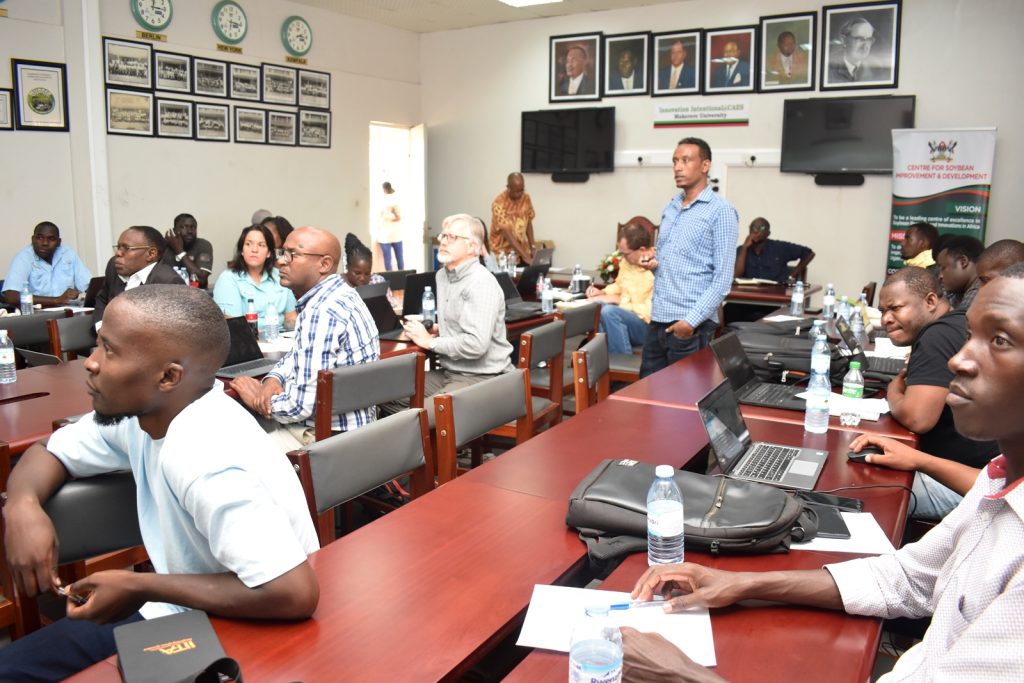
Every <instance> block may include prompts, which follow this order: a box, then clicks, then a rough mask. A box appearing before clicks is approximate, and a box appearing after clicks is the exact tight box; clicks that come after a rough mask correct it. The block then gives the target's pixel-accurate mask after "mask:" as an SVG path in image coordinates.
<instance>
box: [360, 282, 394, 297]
mask: <svg viewBox="0 0 1024 683" xmlns="http://www.w3.org/2000/svg"><path fill="white" fill-rule="evenodd" d="M356 292H357V293H358V294H359V298H360V299H362V300H363V301H366V300H367V299H372V298H373V297H375V296H385V295H386V294H387V293H388V283H386V282H375V283H373V284H371V285H361V286H359V287H356Z"/></svg>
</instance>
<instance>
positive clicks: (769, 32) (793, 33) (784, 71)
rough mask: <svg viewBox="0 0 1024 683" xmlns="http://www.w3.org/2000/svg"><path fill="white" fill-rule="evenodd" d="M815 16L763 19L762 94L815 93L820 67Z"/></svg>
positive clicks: (815, 14) (780, 16)
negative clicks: (786, 91)
mask: <svg viewBox="0 0 1024 683" xmlns="http://www.w3.org/2000/svg"><path fill="white" fill-rule="evenodd" d="M817 21H818V15H817V13H815V12H810V13H807V14H787V15H777V16H773V17H761V60H760V61H761V69H760V82H759V85H760V90H761V91H762V92H767V91H773V92H774V91H781V90H813V89H814V82H815V81H814V68H815V64H816V63H817V61H818V60H817V53H816V50H817V47H816V46H817V44H818V41H817V32H816V31H817Z"/></svg>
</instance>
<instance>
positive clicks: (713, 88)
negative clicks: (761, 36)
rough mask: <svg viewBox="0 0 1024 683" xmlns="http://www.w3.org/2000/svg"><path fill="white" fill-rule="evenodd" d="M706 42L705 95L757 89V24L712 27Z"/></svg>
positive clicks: (708, 31) (706, 33) (705, 39)
mask: <svg viewBox="0 0 1024 683" xmlns="http://www.w3.org/2000/svg"><path fill="white" fill-rule="evenodd" d="M704 46H705V47H704V94H705V95H717V94H719V93H736V92H754V74H756V73H757V68H756V62H757V27H756V26H733V27H730V28H715V29H708V30H707V31H705V32H704Z"/></svg>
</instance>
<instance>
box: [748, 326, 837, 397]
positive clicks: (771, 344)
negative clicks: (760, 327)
mask: <svg viewBox="0 0 1024 683" xmlns="http://www.w3.org/2000/svg"><path fill="white" fill-rule="evenodd" d="M736 336H737V337H738V338H739V341H740V344H742V345H743V351H744V352H745V353H746V354H747V358H748V359H749V360H750V364H751V365H752V366H753V367H754V373H755V374H756V375H757V377H758V379H761V380H765V381H771V382H777V381H779V379H780V377H781V376H782V374H783V373H784V372H785V373H789V372H796V373H800V374H801V375H810V374H811V348H812V347H813V346H814V342H813V341H811V340H810V339H807V338H806V337H790V336H784V335H775V334H764V333H761V332H748V331H741V332H737V333H736ZM829 350H830V351H831V352H832V364H831V367H830V372H829V374H830V376H831V380H832V383H833V384H837V383H838V384H840V385H841V384H842V382H843V376H844V375H845V374H846V373H847V371H848V370H849V369H850V359H849V358H848V357H846V356H843V355H842V354H841V353H840V352H839V348H838V347H836V346H835V345H833V344H829Z"/></svg>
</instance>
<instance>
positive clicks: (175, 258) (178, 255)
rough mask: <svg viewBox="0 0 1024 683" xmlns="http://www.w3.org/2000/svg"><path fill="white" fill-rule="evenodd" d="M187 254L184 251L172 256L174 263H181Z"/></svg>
mask: <svg viewBox="0 0 1024 683" xmlns="http://www.w3.org/2000/svg"><path fill="white" fill-rule="evenodd" d="M187 253H188V252H186V251H183V252H181V253H180V254H176V255H175V256H174V260H175V261H178V262H179V263H180V262H181V259H183V258H185V255H186V254H187Z"/></svg>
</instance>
